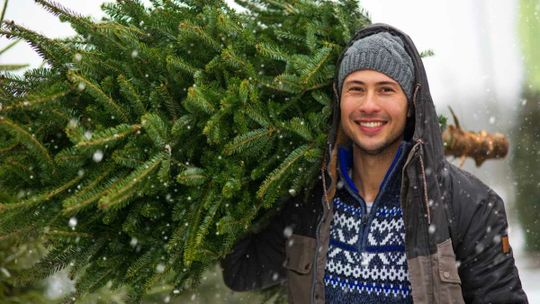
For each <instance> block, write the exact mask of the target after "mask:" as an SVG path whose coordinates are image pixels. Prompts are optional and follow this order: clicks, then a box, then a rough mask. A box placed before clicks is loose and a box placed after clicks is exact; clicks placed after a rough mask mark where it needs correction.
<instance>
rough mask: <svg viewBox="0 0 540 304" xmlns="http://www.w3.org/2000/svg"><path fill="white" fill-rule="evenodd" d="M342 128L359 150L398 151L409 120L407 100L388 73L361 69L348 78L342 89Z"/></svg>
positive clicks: (372, 153)
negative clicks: (393, 149) (392, 149)
mask: <svg viewBox="0 0 540 304" xmlns="http://www.w3.org/2000/svg"><path fill="white" fill-rule="evenodd" d="M340 107H341V127H342V129H343V131H344V132H345V134H346V135H347V136H348V137H349V138H350V139H351V140H352V142H353V143H354V144H355V146H356V147H357V148H359V149H360V150H362V151H364V152H366V153H368V154H370V155H376V154H379V153H381V152H383V151H385V150H387V149H388V148H397V147H398V146H399V143H400V142H401V140H402V139H403V131H404V130H405V121H406V119H407V97H406V96H405V93H404V92H403V90H402V89H401V86H400V85H399V84H398V83H397V82H396V81H395V80H393V79H392V78H390V77H388V76H386V75H385V74H382V73H379V72H376V71H372V70H361V71H356V72H353V73H351V74H350V75H348V76H347V77H346V78H345V80H344V81H343V87H342V90H341V104H340Z"/></svg>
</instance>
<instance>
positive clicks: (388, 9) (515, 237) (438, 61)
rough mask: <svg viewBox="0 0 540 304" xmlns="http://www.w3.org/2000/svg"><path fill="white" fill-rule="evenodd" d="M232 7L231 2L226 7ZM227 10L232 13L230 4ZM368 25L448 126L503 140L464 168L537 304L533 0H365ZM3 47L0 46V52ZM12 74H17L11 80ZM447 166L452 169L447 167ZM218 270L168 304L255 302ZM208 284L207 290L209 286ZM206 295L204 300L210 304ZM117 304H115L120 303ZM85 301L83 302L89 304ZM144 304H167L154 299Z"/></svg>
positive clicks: (40, 16)
mask: <svg viewBox="0 0 540 304" xmlns="http://www.w3.org/2000/svg"><path fill="white" fill-rule="evenodd" d="M57 2H58V3H62V4H63V5H64V6H66V7H69V8H71V9H72V10H73V11H76V12H79V13H81V14H82V15H88V16H92V17H93V18H94V19H96V20H99V19H100V18H101V17H103V13H102V12H101V10H100V5H101V3H103V2H105V1H101V0H93V1H87V0H86V1H84V0H57ZM230 2H232V1H230ZM231 5H232V6H233V7H234V4H231ZM361 5H362V7H363V8H364V9H365V10H366V11H367V12H368V14H369V15H370V16H371V20H372V21H373V22H374V23H376V22H384V23H388V24H391V25H394V26H396V27H398V28H400V29H401V30H403V31H404V32H406V33H408V34H409V35H410V36H411V37H412V39H413V41H415V43H416V46H417V48H418V49H419V51H425V50H432V51H433V53H434V55H433V56H430V57H427V58H425V59H424V65H425V67H426V70H427V74H428V79H429V81H430V88H431V94H432V96H433V100H434V101H435V105H436V108H437V111H438V112H439V113H440V114H443V115H445V116H447V117H448V118H449V123H453V121H452V120H451V115H450V113H449V110H448V106H451V107H452V108H453V110H454V112H455V113H456V114H457V116H458V117H459V119H460V123H461V126H462V127H463V128H464V129H467V130H474V131H480V130H486V131H488V132H501V133H504V134H506V135H508V136H509V138H510V143H511V144H510V155H509V156H508V157H507V158H505V159H504V160H489V161H487V162H485V163H484V164H483V165H482V166H481V167H480V168H476V167H475V165H474V162H473V161H472V160H467V161H466V162H465V164H464V168H465V169H466V170H468V171H470V172H472V173H473V174H474V175H476V176H477V177H479V178H480V179H481V180H482V181H483V182H484V183H486V184H487V185H489V186H490V187H492V188H493V189H495V191H496V192H497V193H498V194H499V195H500V196H501V197H502V198H503V200H504V201H505V204H506V211H507V214H508V218H509V221H510V228H509V235H510V243H511V245H512V247H513V249H514V256H515V258H516V263H517V266H518V269H519V272H520V276H521V280H522V283H523V287H524V289H525V291H526V293H527V295H528V297H529V301H530V303H540V288H539V287H540V283H538V282H540V255H539V252H540V225H538V224H539V223H538V219H537V218H538V211H540V207H539V206H540V193H539V192H540V178H539V177H540V176H539V175H540V173H539V172H540V160H539V159H540V157H539V155H540V150H539V149H538V148H539V147H538V146H539V144H538V143H539V142H540V140H539V138H538V136H540V126H538V123H536V122H537V121H538V119H540V93H539V92H540V64H539V63H540V59H539V58H538V57H539V56H535V51H537V49H538V48H537V46H538V47H540V45H535V44H539V43H540V42H538V38H536V39H533V37H538V36H539V35H540V22H539V13H540V1H538V0H536V1H531V0H489V1H488V0H477V1H466V0H453V1H449V0H444V1H443V0H441V1H428V0H409V1H399V0H365V1H361ZM5 18H6V19H7V20H14V21H16V22H17V23H19V24H22V25H25V26H27V27H29V28H31V29H33V30H36V31H38V32H41V33H43V34H45V35H46V36H49V37H67V36H70V35H72V34H74V32H73V30H72V29H71V28H70V26H69V25H68V24H65V23H61V22H60V21H59V20H58V19H57V18H56V17H54V16H53V15H51V14H49V13H47V12H46V11H45V10H43V9H42V8H41V7H39V6H38V5H36V4H35V3H34V2H33V1H32V0H15V1H10V3H9V6H8V8H7V13H6V17H5ZM8 44H9V41H8V40H6V39H4V38H3V39H0V48H2V47H4V46H6V45H8ZM0 63H1V64H8V63H9V64H17V63H21V64H23V63H24V64H29V68H33V67H38V66H40V65H41V64H42V61H41V59H40V58H39V56H37V54H36V53H35V52H34V51H33V50H32V49H31V48H30V47H28V46H27V45H26V44H24V43H19V44H17V45H16V46H15V47H14V48H12V49H11V50H10V51H9V52H6V53H5V54H3V55H2V56H0ZM21 73H22V72H21ZM453 161H454V162H455V163H456V164H459V163H460V160H453ZM220 278H221V274H220V273H219V270H218V269H216V272H211V273H209V275H208V277H207V281H208V282H210V283H205V282H204V281H206V280H203V284H206V285H205V286H207V287H208V286H210V287H208V288H206V287H205V288H204V289H205V292H201V291H194V292H193V293H190V294H189V295H186V296H184V297H182V298H180V299H174V300H172V301H173V302H178V303H182V302H183V301H184V300H189V301H190V302H193V303H197V302H200V303H209V302H215V303H238V302H246V303H248V302H251V301H253V300H254V299H255V298H257V297H258V296H257V295H249V294H241V295H238V294H234V293H232V292H230V291H228V290H225V289H223V288H222V287H220V284H221V283H220ZM66 280H67V279H66V278H64V277H62V276H61V275H58V276H55V277H53V278H50V279H49V281H48V282H47V283H46V284H45V287H44V288H45V290H46V291H47V293H48V296H49V297H51V298H54V297H57V296H59V295H61V294H63V293H65V292H68V291H69V289H70V288H71V287H70V285H69V284H68V283H66ZM216 282H217V283H216ZM211 296H213V299H217V300H211V298H212V297H211ZM118 299H119V300H118V302H116V303H122V302H121V297H119V298H118ZM92 301H93V300H92ZM96 301H98V300H95V301H94V302H89V303H97V302H96ZM148 301H149V302H150V301H158V302H161V301H163V302H169V301H171V299H170V298H169V299H167V298H160V296H159V291H156V297H155V298H154V299H152V300H151V299H149V300H148Z"/></svg>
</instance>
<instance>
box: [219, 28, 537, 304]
mask: <svg viewBox="0 0 540 304" xmlns="http://www.w3.org/2000/svg"><path fill="white" fill-rule="evenodd" d="M380 31H389V32H391V33H392V34H394V35H397V36H399V37H400V38H401V39H402V40H403V42H404V44H405V48H406V50H407V52H408V53H409V55H410V56H411V58H412V59H413V62H414V65H415V72H416V75H415V79H416V83H415V89H414V94H413V100H412V102H413V104H414V110H415V111H414V113H415V114H414V121H413V124H412V125H411V126H412V129H411V130H412V132H411V133H412V134H411V135H412V136H411V138H410V142H411V144H412V149H411V150H410V151H409V153H408V155H407V158H406V161H405V164H404V167H403V170H402V179H401V180H402V183H401V207H402V210H403V220H404V223H405V250H406V255H407V264H408V270H409V281H410V283H411V289H412V296H413V301H414V302H415V303H505V304H508V303H527V297H526V295H525V293H524V292H523V290H522V288H521V282H520V279H519V276H518V271H517V269H516V267H515V264H514V258H513V255H512V250H511V248H510V247H509V245H508V237H507V228H508V224H507V219H506V213H505V209H504V204H503V202H502V200H501V198H500V197H499V196H498V195H497V194H496V193H495V192H494V191H493V190H491V189H490V188H489V187H487V186H486V185H484V184H483V183H482V182H481V181H479V180H478V179H477V178H475V177H474V176H472V175H471V174H469V173H467V172H465V171H463V170H461V169H459V168H457V167H455V166H453V165H452V164H450V163H448V162H447V161H446V159H445V157H444V150H443V144H442V138H441V131H440V129H439V124H438V118H437V114H436V112H435V107H434V105H433V101H432V98H431V96H430V93H429V87H428V82H427V79H426V74H425V70H424V67H423V64H422V61H421V59H420V56H419V53H418V51H417V50H416V48H415V46H414V44H413V43H412V41H411V39H410V38H409V37H408V36H407V35H406V34H404V33H402V32H400V31H399V30H397V29H395V28H393V27H391V26H388V25H385V24H374V25H371V26H369V27H366V28H364V29H362V30H360V31H359V32H358V33H357V34H356V35H355V37H354V38H353V39H352V41H351V42H350V43H351V44H352V42H354V41H355V40H357V39H360V38H362V37H365V36H368V35H371V34H374V33H377V32H380ZM340 60H341V58H340ZM337 66H339V64H338V65H337ZM338 101H339V96H337V94H336V96H335V103H334V105H335V106H334V115H333V123H332V129H331V132H330V134H329V136H328V142H329V149H328V151H329V154H330V156H329V159H330V161H329V165H328V166H331V164H332V157H336V156H335V155H333V154H332V153H331V151H333V148H334V147H335V146H336V145H338V144H339V141H340V135H339V132H338V129H339V128H338V126H339V124H340V117H339V113H340V111H339V102H338ZM328 166H325V168H328ZM323 171H325V170H323ZM328 171H330V170H328ZM322 175H323V176H324V177H325V178H324V179H323V182H321V183H319V184H318V185H317V186H316V187H315V188H314V189H313V190H311V191H310V192H309V193H306V194H305V195H304V196H298V197H296V198H291V199H290V200H289V201H287V202H286V203H285V204H284V208H283V209H282V210H281V211H280V212H279V213H278V214H277V215H276V216H275V217H274V218H273V220H272V221H271V222H270V224H269V225H268V226H267V227H266V228H265V229H263V230H261V231H260V232H259V233H257V234H252V235H250V236H248V237H246V238H244V239H243V240H241V241H239V242H238V243H237V244H236V246H235V248H234V250H233V251H232V252H231V253H230V254H229V255H228V256H227V257H226V258H225V259H224V260H223V261H222V266H223V268H224V271H223V276H224V280H225V283H226V284H227V285H228V286H229V287H230V288H231V289H233V290H237V291H242V290H250V289H260V288H265V287H269V286H272V285H275V284H278V283H280V282H284V283H286V284H287V287H288V290H289V302H290V303H317V304H319V303H324V301H325V297H324V282H323V278H324V270H325V266H326V256H327V250H328V244H329V239H330V224H331V220H332V217H333V214H332V208H331V207H330V204H329V200H328V198H327V196H326V195H325V193H326V190H327V189H328V185H329V184H331V182H332V179H335V178H336V177H335V176H332V175H331V174H327V173H326V172H322ZM430 225H433V227H436V229H431V231H430V229H429V227H430ZM286 227H291V228H292V231H293V234H292V235H290V236H289V237H288V238H286V237H285V236H284V233H283V232H284V230H285V228H286ZM433 230H434V231H433Z"/></svg>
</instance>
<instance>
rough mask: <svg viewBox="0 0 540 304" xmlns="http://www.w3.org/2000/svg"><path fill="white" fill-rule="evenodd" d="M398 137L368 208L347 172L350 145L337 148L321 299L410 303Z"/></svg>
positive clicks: (341, 301) (402, 147)
mask: <svg viewBox="0 0 540 304" xmlns="http://www.w3.org/2000/svg"><path fill="white" fill-rule="evenodd" d="M406 148H407V143H403V144H402V145H401V146H400V148H399V150H398V152H397V154H396V156H395V158H394V161H393V162H392V165H391V166H390V168H389V169H388V172H387V173H386V176H385V178H384V180H383V182H382V184H381V187H380V189H379V194H378V195H377V198H376V199H375V201H374V202H373V206H372V208H371V212H370V213H369V214H367V211H366V210H367V208H366V203H365V202H364V201H363V199H362V198H361V197H360V195H359V194H358V190H357V188H356V186H355V185H354V183H353V181H352V179H351V177H350V175H349V174H348V172H349V170H350V168H351V167H352V151H350V150H349V149H346V148H340V150H339V171H340V178H341V180H340V182H339V184H338V190H337V192H336V196H335V198H334V201H333V207H334V217H333V221H332V225H331V228H330V229H331V230H330V244H329V248H328V253H327V263H326V268H325V276H324V282H325V294H326V303H412V297H411V288H410V283H409V280H408V272H407V258H406V255H405V227H404V223H403V215H402V211H401V207H400V186H401V174H400V171H401V170H400V169H401V167H402V164H403V155H405V154H406V153H403V151H404V150H405V151H406Z"/></svg>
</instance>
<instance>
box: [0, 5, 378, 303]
mask: <svg viewBox="0 0 540 304" xmlns="http://www.w3.org/2000/svg"><path fill="white" fill-rule="evenodd" d="M36 2H37V3H39V4H41V5H42V6H43V7H44V8H46V9H47V10H49V11H50V12H51V13H53V14H55V15H57V16H58V17H59V18H60V19H61V20H62V21H65V22H69V23H70V24H71V26H72V27H73V28H74V29H75V30H76V32H77V35H75V36H74V37H71V38H68V39H51V38H48V37H45V36H43V35H40V34H39V33H36V32H34V31H31V30H29V29H27V28H24V27H22V26H20V25H18V24H15V23H13V22H5V23H3V26H2V31H1V32H2V34H4V35H5V36H7V37H13V38H18V39H24V40H26V41H27V42H28V43H30V45H31V46H32V47H33V48H34V49H35V50H36V51H37V52H38V53H39V54H40V55H41V56H42V57H43V59H44V60H45V61H46V63H47V65H46V66H44V67H42V68H38V69H33V70H30V71H28V72H26V73H25V75H24V76H23V77H19V76H16V75H13V74H9V73H5V74H4V76H3V77H2V79H1V83H0V105H1V106H0V130H1V132H0V188H1V189H3V190H2V192H1V194H0V212H1V217H0V236H1V237H3V238H12V239H17V240H27V239H33V238H42V239H43V240H45V244H46V246H47V248H48V250H49V251H48V254H47V255H46V256H45V257H44V258H43V259H42V260H41V261H40V262H39V263H38V264H36V266H35V267H34V268H33V269H32V270H31V271H28V272H24V273H21V274H20V275H19V276H17V278H16V282H17V284H21V285H22V284H25V283H27V282H32V281H35V280H37V279H40V278H44V277H46V276H48V275H50V274H51V273H54V272H55V271H58V270H60V269H64V268H68V270H69V272H70V273H71V275H72V276H73V277H74V278H76V282H77V286H76V288H77V293H76V295H75V298H76V297H79V296H82V295H84V294H86V293H90V292H93V291H96V290H98V289H99V288H100V287H102V286H104V285H105V284H107V282H110V284H111V286H112V288H117V287H120V286H127V287H128V288H129V290H130V294H131V296H132V299H133V300H137V299H140V298H141V296H142V295H144V294H145V293H146V292H147V291H148V290H149V289H150V288H151V287H152V286H154V285H156V284H158V283H159V284H164V283H169V284H172V285H171V286H174V288H175V289H176V290H179V291H182V290H184V289H185V288H188V287H189V286H191V285H192V284H196V283H197V282H198V281H199V279H200V275H201V273H202V272H203V271H204V270H205V269H207V268H208V267H210V266H213V265H214V264H215V263H216V261H217V260H218V259H219V258H220V257H222V256H223V255H224V254H226V253H227V252H228V251H229V250H230V248H231V247H232V245H233V244H234V242H235V241H236V240H237V239H238V238H240V237H242V236H243V235H244V234H245V233H246V232H248V231H250V230H252V229H255V228H254V227H257V223H259V222H263V221H265V219H266V218H267V216H269V215H271V214H272V212H269V210H268V209H270V210H271V211H272V210H275V209H276V208H279V207H280V204H281V202H282V201H283V199H284V198H286V197H288V196H290V195H300V194H301V193H302V192H303V191H304V189H306V188H308V187H309V186H310V184H311V183H313V182H314V180H315V179H316V178H317V175H318V174H319V168H320V162H321V157H322V155H323V151H324V142H325V134H326V131H327V128H328V120H329V115H330V103H331V96H332V92H331V83H332V79H333V76H334V70H335V67H334V64H335V62H336V59H337V56H338V54H339V53H340V52H341V50H342V49H343V47H344V46H345V44H346V43H347V42H348V41H349V39H350V38H351V35H352V34H353V33H354V32H355V31H356V30H357V29H359V28H361V27H362V26H364V25H366V24H368V23H369V20H368V19H367V17H366V15H365V13H363V12H362V11H361V10H360V9H359V6H358V3H357V1H353V0H342V1H337V2H336V1H315V0H299V1H281V0H258V1H243V0H242V1H237V2H238V4H240V5H241V6H242V7H243V8H244V9H245V10H244V11H243V12H237V11H235V10H232V9H231V8H229V7H228V6H227V5H226V4H225V3H224V2H223V1H217V0H215V1H199V0H184V1H180V0H153V1H151V2H152V6H151V7H145V6H144V5H142V4H141V3H140V2H138V1H134V0H132V1H118V2H117V3H115V4H106V5H104V6H103V9H104V11H105V12H106V13H107V14H108V17H107V18H106V19H104V20H102V21H101V22H94V21H92V20H91V19H90V18H87V17H84V16H79V15H77V14H75V13H73V12H70V11H69V10H67V9H66V8H63V7H62V6H60V5H58V4H55V3H53V2H50V1H46V0H36Z"/></svg>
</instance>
